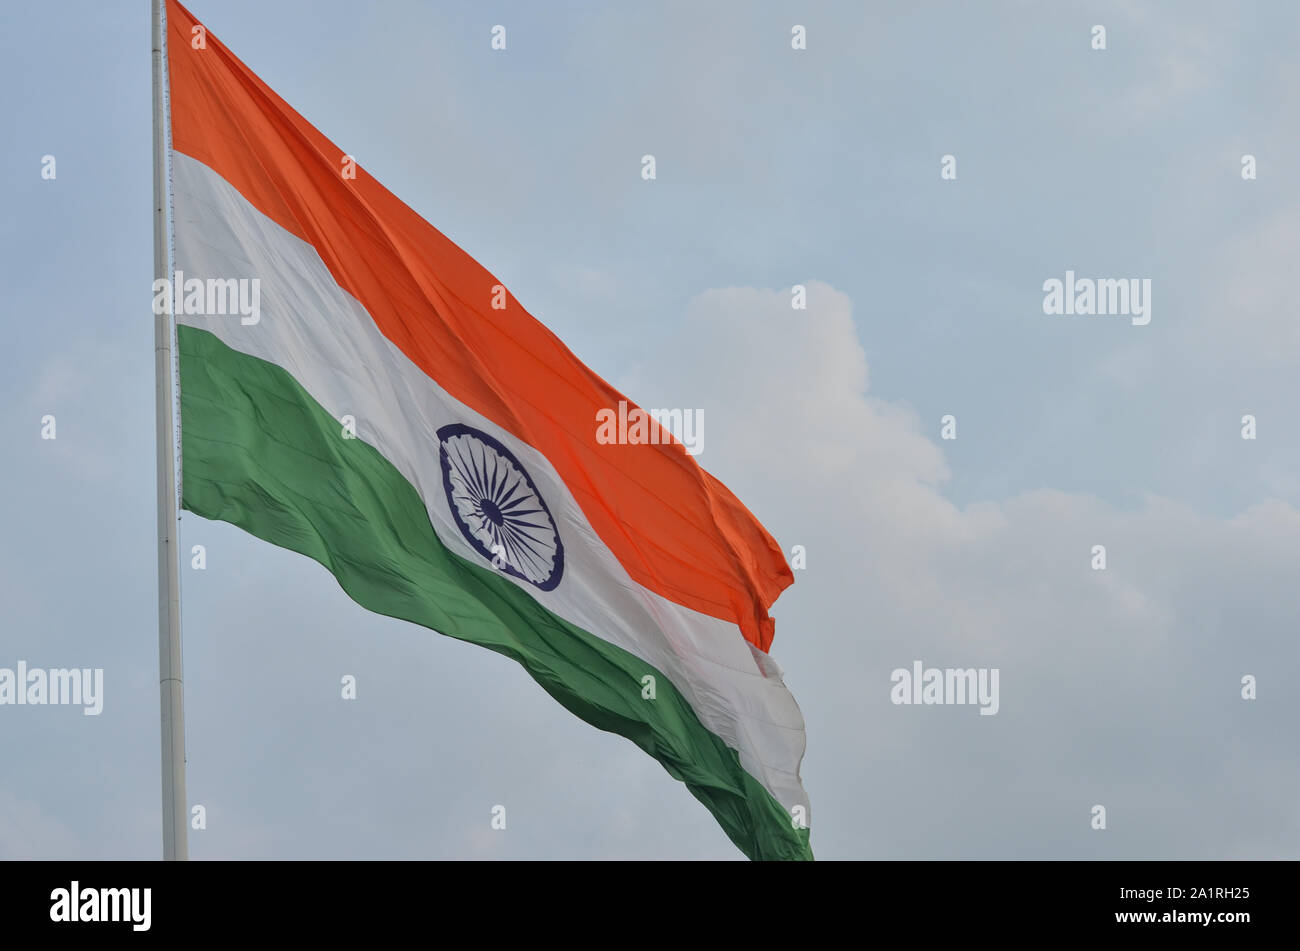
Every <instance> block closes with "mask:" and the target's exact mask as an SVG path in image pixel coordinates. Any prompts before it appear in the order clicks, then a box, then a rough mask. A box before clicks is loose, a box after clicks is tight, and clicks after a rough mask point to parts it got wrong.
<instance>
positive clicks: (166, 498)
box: [153, 0, 189, 861]
mask: <svg viewBox="0 0 1300 951" xmlns="http://www.w3.org/2000/svg"><path fill="white" fill-rule="evenodd" d="M166 37H167V11H166V5H165V3H164V0H153V273H154V278H155V279H156V278H162V279H164V280H166V281H167V287H168V288H170V287H171V280H172V273H171V240H170V238H171V231H170V228H169V224H170V222H169V220H168V216H169V214H170V211H171V202H170V200H169V198H170V191H171V175H170V172H169V169H168V165H167V151H168V146H169V144H170V142H169V140H170V132H171V129H170V126H169V122H168V120H169V118H170V117H169V116H168V114H167V95H166V85H167V74H166V72H165V70H164V52H165V50H166ZM166 297H167V304H166V306H165V307H164V309H163V312H162V314H160V315H157V316H155V317H154V338H153V339H154V346H153V351H154V386H155V392H154V408H155V417H156V423H157V437H158V439H157V443H158V447H157V453H158V693H159V700H160V703H161V713H162V820H163V858H164V859H167V860H168V861H171V860H174V859H186V858H189V844H188V842H187V841H186V834H187V831H188V824H187V821H186V820H187V819H188V812H189V810H188V809H187V808H186V805H185V703H184V696H185V689H184V684H183V682H182V680H181V596H180V562H179V561H178V553H177V547H176V531H177V528H178V527H179V525H178V521H177V514H178V513H177V505H176V455H175V453H176V448H175V444H174V439H175V434H174V430H173V428H172V398H173V396H172V299H173V297H172V294H171V293H168V294H167V295H166Z"/></svg>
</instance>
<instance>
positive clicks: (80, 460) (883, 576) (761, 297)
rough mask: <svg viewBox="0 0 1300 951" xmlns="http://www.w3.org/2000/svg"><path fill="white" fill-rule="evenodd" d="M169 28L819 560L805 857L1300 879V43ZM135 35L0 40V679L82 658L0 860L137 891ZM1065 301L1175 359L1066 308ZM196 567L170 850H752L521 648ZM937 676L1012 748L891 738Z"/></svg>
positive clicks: (83, 20)
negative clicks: (187, 808) (315, 131)
mask: <svg viewBox="0 0 1300 951" xmlns="http://www.w3.org/2000/svg"><path fill="white" fill-rule="evenodd" d="M189 7H190V9H191V10H192V11H193V12H194V13H195V14H196V15H197V16H198V17H199V18H200V19H202V20H203V21H204V22H205V23H206V25H207V26H208V28H209V29H210V30H211V32H212V33H213V34H215V35H216V36H217V37H219V38H220V39H221V40H222V41H223V42H224V43H226V44H227V45H228V46H229V47H230V48H231V49H232V50H233V51H234V52H235V53H236V54H237V55H238V56H240V57H241V58H242V59H243V60H244V61H245V62H246V63H247V64H248V65H249V66H250V67H251V68H252V69H254V70H255V71H256V72H257V73H258V74H259V75H260V76H261V77H262V78H263V79H264V80H265V81H266V82H267V83H268V84H269V85H270V86H271V87H272V88H274V89H275V90H276V91H277V92H279V93H280V94H281V95H282V96H284V97H285V99H287V100H288V102H289V103H290V104H292V105H293V106H294V107H295V108H296V109H297V110H298V111H299V112H301V113H302V114H303V115H304V116H306V117H307V118H308V119H309V120H310V121H311V122H313V123H314V124H315V125H316V126H317V127H318V128H319V129H321V130H322V131H323V132H324V133H325V134H326V135H328V136H329V137H330V138H331V139H333V140H334V141H335V142H336V143H338V144H339V145H340V146H341V147H342V148H344V149H346V150H347V151H348V152H350V153H352V154H353V155H355V156H356V158H357V160H358V162H359V163H360V164H361V165H363V166H364V167H365V168H366V169H367V170H368V171H369V172H370V173H371V174H373V175H375V176H376V177H377V178H378V179H379V180H380V181H381V182H383V183H384V184H385V185H386V186H387V187H388V188H389V189H391V190H392V191H393V192H394V193H396V194H397V195H398V196H400V197H401V198H402V199H403V200H405V201H406V202H407V203H408V204H410V205H411V206H412V207H413V208H414V209H415V210H416V211H418V212H419V213H420V214H421V215H422V216H423V217H424V218H425V219H427V220H428V221H429V222H430V223H432V224H433V225H434V226H436V227H437V228H438V229H440V230H441V231H442V232H443V233H445V234H447V235H448V236H449V237H451V238H452V239H453V240H454V241H456V242H457V243H458V244H459V245H460V246H461V247H462V248H464V249H465V250H466V251H468V252H469V253H470V254H471V255H473V256H474V257H475V258H476V259H478V260H479V261H480V262H481V263H483V264H484V266H486V267H487V268H488V269H489V270H490V271H492V272H493V273H494V274H495V275H496V276H497V277H499V278H500V279H501V280H502V281H503V283H504V284H505V285H506V286H507V287H508V288H509V289H510V291H511V293H512V294H513V295H514V296H515V297H516V298H517V299H518V300H519V301H520V302H521V303H522V304H523V305H524V306H525V307H527V308H528V310H529V311H530V312H531V313H533V314H534V315H535V316H537V317H538V318H539V319H540V320H542V321H543V322H544V323H546V324H547V326H549V327H550V328H551V329H552V330H554V331H555V332H556V333H557V334H558V335H559V336H560V338H561V339H562V340H564V341H565V342H566V343H567V344H568V345H569V347H570V348H571V349H572V350H573V351H574V352H575V353H576V354H577V355H578V356H579V357H580V358H581V359H582V360H583V361H584V362H586V363H587V364H588V365H589V366H591V367H592V368H593V369H595V370H596V371H597V372H598V373H600V374H601V375H602V376H604V377H605V378H606V379H608V380H610V381H611V382H612V383H614V384H615V385H616V386H618V387H619V388H620V389H621V390H622V391H623V392H625V393H627V394H628V395H629V397H631V398H632V399H633V400H635V401H636V402H638V403H640V404H641V405H643V406H651V407H687V408H698V409H700V410H702V411H703V414H704V418H705V420H706V425H705V441H704V446H703V452H702V453H701V454H700V455H699V456H698V457H697V458H698V460H699V462H700V463H701V464H702V465H703V466H704V467H705V468H706V469H708V470H709V471H710V472H712V473H713V474H715V475H717V476H718V477H719V478H721V479H722V480H723V481H724V482H725V483H726V484H727V485H728V486H729V487H730V488H731V489H732V490H733V491H734V492H735V493H736V494H737V495H738V496H739V497H740V498H741V499H742V500H743V501H744V502H745V503H746V505H747V506H748V507H749V508H750V509H751V511H753V512H754V513H755V515H756V516H757V517H758V518H759V519H760V520H761V521H762V522H763V523H764V524H765V525H766V526H767V527H768V528H769V530H770V531H771V532H772V534H773V536H774V537H775V538H776V539H777V540H778V542H779V543H780V544H781V546H782V547H783V549H784V550H785V551H786V552H787V553H788V552H790V551H791V550H792V548H793V546H795V545H801V546H804V549H805V551H806V558H807V562H806V567H803V568H800V569H798V570H796V571H795V578H796V580H795V584H794V585H793V586H792V587H791V588H789V589H788V590H787V591H786V592H785V593H784V594H783V595H782V596H781V598H780V599H779V600H778V601H777V602H776V604H775V606H774V607H773V609H772V614H773V616H774V617H775V619H776V639H775V642H774V644H773V647H772V654H773V656H774V657H775V658H776V659H777V661H778V662H779V663H780V665H781V667H782V668H783V670H784V672H785V681H786V684H787V686H788V687H789V688H790V690H791V691H792V692H793V694H794V696H795V698H796V699H797V700H798V701H799V704H800V706H801V708H802V710H803V714H804V718H805V720H806V723H807V736H808V745H807V753H806V756H805V759H804V762H803V771H802V775H803V781H804V785H805V787H806V789H807V791H808V796H809V799H810V801H811V804H812V820H811V828H812V846H813V850H814V852H815V853H816V855H817V856H818V858H821V859H868V858H870V859H909V858H922V859H1016V858H1050V859H1057V858H1059V859H1066V858H1082V859H1092V858H1098V859H1100V858H1117V859H1132V858H1162V859H1190V858H1199V859H1230V858H1283V857H1288V858H1294V857H1296V856H1297V854H1300V798H1298V797H1297V796H1296V794H1295V793H1296V790H1297V788H1298V786H1300V762H1298V761H1297V757H1296V745H1295V740H1294V733H1293V729H1294V724H1295V723H1296V720H1297V714H1300V693H1298V692H1297V689H1296V688H1297V685H1298V681H1300V647H1298V646H1297V640H1296V632H1297V630H1300V586H1297V584H1296V581H1295V575H1296V571H1297V568H1298V567H1300V474H1298V473H1300V420H1297V417H1296V414H1295V412H1294V405H1293V404H1294V403H1295V396H1296V394H1297V384H1296V382H1295V380H1296V373H1297V370H1298V369H1300V322H1297V320H1296V319H1295V315H1294V313H1293V311H1294V294H1293V290H1292V286H1291V283H1292V274H1293V271H1294V266H1295V264H1294V262H1295V259H1296V256H1297V252H1300V238H1298V237H1297V236H1298V235H1300V185H1297V176H1298V175H1300V158H1297V156H1300V127H1297V125H1296V123H1295V121H1294V109H1293V108H1292V104H1293V103H1294V102H1295V101H1296V96H1297V94H1300V64H1298V63H1297V62H1296V60H1295V58H1294V52H1293V51H1294V49H1295V48H1296V47H1297V45H1300V8H1297V7H1296V6H1295V5H1294V4H1290V3H1284V2H1280V0H1279V2H1270V3H1264V2H1260V3H1249V4H1242V5H1234V6H1233V7H1232V8H1228V7H1225V6H1223V5H1220V4H1213V3H1209V2H1187V3H1173V2H1149V3H1148V2H1140V0H1110V2H1106V0H1097V2H1091V3H1083V2H1079V3H1074V2H1062V3H1048V2H1001V3H997V2H989V3H982V4H964V3H957V2H925V3H916V4H902V3H889V4H885V3H849V2H845V3H812V2H808V3H793V4H790V3H782V4H778V3H743V2H710V3H708V4H691V3H685V2H682V3H676V2H659V0H656V2H652V3H646V4H608V5H596V4H587V3H563V2H561V3H551V4H545V5H541V4H532V3H525V2H497V3H494V4H491V5H489V6H486V7H485V6H483V5H477V4H475V5H471V4H452V3H443V2H402V0H384V2H382V3H373V4H356V3H351V2H342V0H323V2H313V3H307V2H291V0H275V2H271V0H258V2H252V0H220V2H217V0H192V3H190V4H189ZM498 24H500V25H503V26H505V28H506V37H507V48H506V49H505V50H493V49H492V48H491V35H492V34H491V31H492V28H493V26H495V25H498ZM796 24H797V25H802V26H804V27H805V29H806V36H807V43H806V49H802V50H796V49H792V47H791V36H792V34H791V30H792V27H793V26H795V25H796ZM1097 25H1101V26H1104V27H1105V31H1106V48H1105V49H1095V48H1094V27H1095V26H1097ZM149 26H150V25H149V4H148V3H147V2H143V0H138V2H135V3H130V4H128V3H111V4H103V3H91V2H80V0H68V2H65V3H59V4H4V5H2V6H0V88H3V89H4V90H5V91H6V92H5V95H4V98H3V100H2V101H0V110H2V113H0V118H3V124H4V128H5V130H6V134H5V139H4V144H5V147H4V148H3V149H2V150H0V175H2V178H3V182H4V188H5V196H4V197H5V204H6V213H5V215H4V216H3V217H0V260H3V262H4V263H3V265H2V267H3V277H4V288H5V293H4V295H3V327H4V330H5V332H6V338H7V346H6V347H5V348H4V350H3V352H2V353H0V400H2V401H3V406H4V407H5V410H6V411H5V412H3V413H0V440H2V441H3V445H4V447H5V453H4V461H5V466H4V472H5V475H4V485H3V488H4V491H3V492H0V519H2V524H3V528H4V531H3V542H2V543H0V600H2V602H3V605H4V611H3V620H0V667H10V668H12V667H15V666H16V664H17V663H18V661H20V660H22V661H26V662H27V663H28V664H29V665H30V666H33V667H35V666H41V667H73V666H75V667H91V668H95V667H100V668H103V670H104V707H103V712H102V713H101V714H100V715H99V716H94V717H87V716H83V714H82V712H81V710H80V708H76V707H66V706H65V707H57V706H45V707H33V706H22V707H18V706H0V857H3V858H87V859H102V858H139V859H152V858H156V857H158V856H159V855H160V854H161V824H160V789H159V724H158V685H157V679H158V670H157V663H158V657H157V613H156V612H157V589H156V570H157V569H156V553H155V545H156V537H155V533H156V526H155V481H154V479H155V473H154V466H155V459H154V386H153V348H152V337H153V327H152V314H151V312H150V309H149V302H150V300H151V292H150V284H151V282H152V277H153V274H152V271H153V257H152V255H153V250H152V220H151V174H152V168H151V155H150V145H151V137H150V136H151V133H150V121H151V99H150V95H151V89H150V72H149V70H150V59H149V39H150V35H149V34H150V30H149ZM645 154H652V155H654V156H655V159H656V178H655V180H653V181H646V180H644V179H643V178H642V176H641V169H642V164H641V159H642V156H643V155H645ZM47 155H52V156H54V159H55V163H56V165H55V168H56V174H55V177H54V178H52V179H51V178H46V177H43V176H42V169H43V168H44V167H45V165H44V164H43V163H44V156H47ZM946 155H951V156H953V157H954V158H955V167H956V177H955V178H952V179H946V178H944V177H943V176H942V175H941V172H942V169H943V159H944V156H946ZM1244 155H1251V156H1254V157H1255V163H1256V177H1255V178H1253V179H1248V178H1244V177H1243V173H1242V169H1243V166H1242V157H1243V156H1244ZM1067 270H1072V271H1074V272H1075V273H1076V274H1077V275H1078V276H1079V277H1090V278H1139V279H1149V280H1150V281H1151V288H1152V290H1151V298H1150V301H1151V312H1150V316H1151V320H1150V322H1149V323H1148V324H1146V325H1136V324H1134V323H1133V322H1132V321H1130V320H1129V319H1127V318H1120V319H1116V318H1101V317H1087V316H1051V315H1048V314H1045V313H1044V307H1043V298H1044V282H1046V281H1049V280H1051V279H1053V278H1055V279H1059V280H1064V279H1065V275H1066V272H1067ZM796 284H801V285H803V286H805V287H806V288H807V308H806V309H803V310H797V309H794V308H793V307H792V306H791V288H792V287H793V286H794V285H796ZM1288 406H1292V407H1293V409H1291V410H1288V409H1287V407H1288ZM1288 413H1290V414H1291V415H1288ZM50 415H52V416H54V418H55V420H56V427H57V428H56V434H57V435H56V438H54V439H45V438H42V431H43V428H44V424H43V422H42V420H43V418H44V417H46V416H50ZM1248 415H1249V416H1252V417H1253V418H1254V422H1255V438H1253V439H1245V438H1243V436H1242V433H1243V417H1245V416H1248ZM946 416H952V417H953V418H954V425H955V436H956V438H952V439H945V438H943V432H942V428H943V422H942V420H943V418H944V417H946ZM180 541H181V549H182V551H185V552H188V551H189V550H190V549H191V546H193V545H200V544H201V545H203V546H204V547H205V549H206V567H205V568H204V569H203V570H195V569H192V568H191V567H190V566H189V564H188V563H186V564H184V565H183V568H182V577H181V587H182V604H183V633H184V649H185V654H184V663H185V705H186V744H187V753H188V796H189V801H190V803H191V804H200V805H202V806H203V807H204V810H205V813H206V828H204V829H202V830H195V831H192V832H191V833H190V853H191V856H192V857H193V858H196V859H229V858H267V859H271V858H334V859H346V858H447V859H722V860H733V859H738V858H740V857H741V856H740V854H739V853H738V852H737V850H736V849H735V847H734V846H732V845H731V843H730V842H729V841H728V840H727V838H726V836H725V835H724V834H723V833H722V831H721V829H720V828H719V827H718V826H717V825H716V823H715V822H714V821H713V820H712V818H711V817H710V816H709V814H708V812H707V811H706V810H705V809H704V807H703V806H702V805H701V804H699V803H698V802H697V801H696V800H695V799H694V798H693V797H691V796H690V794H689V793H688V792H687V791H686V789H685V787H683V786H682V785H681V784H679V783H677V782H676V781H674V780H672V779H671V778H670V777H669V776H668V775H667V774H666V773H665V772H664V771H663V769H662V768H661V767H660V766H659V765H658V764H657V763H655V762H654V761H653V760H652V759H650V758H649V757H647V756H645V755H644V754H643V753H641V752H640V751H639V750H637V749H636V748H635V747H633V746H632V744H630V743H628V742H627V741H626V740H623V739H622V738H620V737H617V736H614V735H612V734H606V733H601V732H599V731H597V730H595V729H593V728H591V727H589V726H587V725H586V724H584V723H582V722H581V721H579V720H578V719H576V718H575V717H573V716H572V715H570V714H569V713H568V712H567V711H565V710H564V709H563V708H561V707H560V706H559V705H558V704H556V703H555V702H554V701H552V700H551V699H550V698H549V697H548V696H546V694H545V693H544V692H543V691H542V690H541V689H540V688H538V687H537V685H536V684H535V683H533V682H532V681H531V680H530V679H529V678H528V677H527V675H526V674H525V673H524V671H523V670H522V668H520V667H518V666H517V665H515V664H514V663H513V662H511V661H510V660H508V659H506V658H504V657H501V656H499V655H497V654H494V653H491V652H489V651H485V650H483V649H481V648H477V647H474V646H471V645H468V644H463V643H459V642H457V641H454V640H451V639H449V638H444V637H441V636H439V635H437V634H436V633H433V632H431V631H429V630H426V629H424V628H421V627H417V626H415V625H411V624H407V623H403V622H400V621H396V620H392V619H389V618H384V617H379V616H375V615H372V614H369V613H367V612H365V611H364V610H362V609H361V608H360V607H359V606H357V605H356V604H355V603H353V602H352V601H351V600H350V599H349V598H348V597H347V596H346V595H345V594H344V593H343V592H342V591H341V590H340V588H339V587H338V585H337V583H336V582H335V581H334V579H333V578H332V577H331V576H330V575H329V574H328V573H327V572H326V571H325V569H323V568H322V567H320V566H319V565H317V564H316V563H314V562H311V561H309V560H308V559H306V558H303V557H301V556H299V555H296V554H293V553H291V552H287V551H284V550H280V549H276V548H273V547H271V546H269V545H266V544H264V543H261V542H259V541H257V540H255V539H253V538H251V537H250V536H247V535H245V534H244V533H242V532H241V531H239V530H238V529H235V528H233V527H232V526H230V525H227V524H224V523H218V522H209V521H206V520H203V519H200V518H198V517H196V516H193V515H191V514H189V513H186V514H185V515H184V517H183V518H182V521H181V530H180ZM1097 545H1103V546H1105V551H1106V567H1105V568H1104V570H1098V569H1096V568H1095V567H1094V565H1095V564H1096V561H1095V555H1094V546H1097ZM916 661H920V662H922V663H923V664H924V666H926V667H939V668H949V667H960V668H971V667H974V668H987V669H990V670H991V669H994V668H996V669H997V670H998V671H999V673H1000V678H999V684H1000V703H999V709H998V712H997V713H996V714H995V715H992V716H982V715H980V713H979V710H978V708H977V707H975V706H970V705H964V706H963V705H910V704H909V705H902V704H895V703H893V702H892V701H891V689H892V687H893V683H892V682H891V676H892V673H893V671H895V670H896V669H899V668H904V669H908V670H910V669H911V668H912V665H913V663H914V662H916ZM344 674H351V675H353V676H355V677H356V679H357V699H356V700H355V701H352V702H341V701H340V698H339V682H340V677H341V676H342V675H344ZM1245 677H1253V678H1255V696H1254V698H1253V699H1246V698H1245V697H1243V690H1244V688H1243V678H1245ZM497 805H503V806H505V807H506V810H507V816H508V819H507V827H506V829H504V830H497V829H493V828H492V827H491V819H492V810H493V807H494V806H497ZM1097 806H1103V807H1104V809H1105V828H1097V827H1096V826H1097V815H1098V814H1097V812H1096V808H1095V807H1097Z"/></svg>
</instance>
